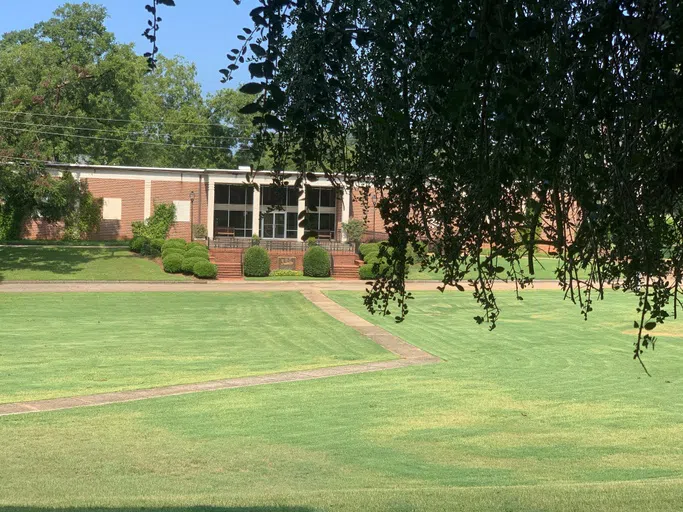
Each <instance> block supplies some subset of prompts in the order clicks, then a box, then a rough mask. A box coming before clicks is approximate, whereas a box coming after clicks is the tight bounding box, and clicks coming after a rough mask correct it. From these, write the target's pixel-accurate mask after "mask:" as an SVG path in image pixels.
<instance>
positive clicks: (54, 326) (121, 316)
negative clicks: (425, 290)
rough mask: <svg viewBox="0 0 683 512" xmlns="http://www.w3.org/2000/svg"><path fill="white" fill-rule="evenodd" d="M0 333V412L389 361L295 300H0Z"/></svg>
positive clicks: (72, 296)
mask: <svg viewBox="0 0 683 512" xmlns="http://www.w3.org/2000/svg"><path fill="white" fill-rule="evenodd" d="M0 325H2V331H3V335H2V336H1V337H0V354H1V357H2V371H0V403H3V402H16V401H20V400H28V399H42V398H51V397H60V396H70V395H79V394H88V393H94V392H104V391H114V390H122V389H134V388H146V387H153V386H161V385H168V384H179V383H189V382H200V381H206V380H212V379H219V378H227V377H237V376H245V375H256V374H264V373H272V372H276V371H285V370H293V369H305V368H316V367H322V366H335V365H340V364H344V363H347V362H360V361H368V360H380V359H390V358H392V356H391V355H390V354H389V353H388V352H385V351H384V350H383V349H381V348H379V347H378V346H377V345H375V344H373V343H372V342H370V341H369V340H367V339H366V338H364V337H362V336H360V335H359V334H357V333H356V332H355V331H353V330H352V329H350V328H347V327H345V326H344V325H342V324H340V323H338V322H337V321H335V320H333V319H331V318H330V317H329V316H327V315H325V314H324V313H323V312H321V311H320V310H319V309H318V308H316V307H315V306H313V305H312V304H311V303H309V302H308V301H307V300H306V299H304V298H303V297H302V296H301V295H300V294H297V293H273V294H263V293H259V294H257V293H242V294H214V293H156V294H155V293H147V294H145V293H131V294H128V293H110V294H105V293H83V294H80V293H78V294H76V293H69V294H0ZM321 332H325V333H327V334H328V335H327V336H325V337H323V338H321V337H320V335H319V334H320V333H321Z"/></svg>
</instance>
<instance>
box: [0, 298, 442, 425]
mask: <svg viewBox="0 0 683 512" xmlns="http://www.w3.org/2000/svg"><path fill="white" fill-rule="evenodd" d="M302 294H303V295H304V297H306V298H307V299H308V300H310V301H311V302H312V303H313V304H314V305H316V306H317V307H318V308H320V309H321V310H322V311H324V312H325V313H327V314H328V315H330V316H332V317H333V318H335V319H337V320H339V321H340V322H342V323H344V324H346V325H347V326H349V327H351V328H352V329H355V330H356V331H358V332H359V333H361V334H363V335H364V336H367V337H368V338H370V339H371V340H372V341H373V342H375V343H377V344H378V345H380V346H382V347H384V348H385V349H386V350H388V351H390V352H392V353H394V354H395V355H397V356H398V357H399V358H398V359H396V360H391V361H378V362H374V363H363V364H349V365H343V366H331V367H326V368H318V369H312V370H304V371H295V372H283V373H272V374H268V375H259V376H254V377H238V378H233V379H222V380H214V381H209V382H200V383H196V384H180V385H176V386H164V387H158V388H151V389H136V390H131V391H117V392H111V393H98V394H95V395H84V396H74V397H66V398H54V399H49V400H32V401H27V402H16V403H9V404H0V416H9V415H14V414H27V413H34V412H48V411H57V410H62V409H75V408H77V407H89V406H90V407H91V406H96V405H107V404H115V403H121V402H132V401H136V400H146V399H150V398H159V397H163V396H174V395H185V394H189V393H198V392H202V391H216V390H220V389H233V388H244V387H251V386H261V385H264V384H279V383H284V382H296V381H303V380H313V379H324V378H327V377H337V376H340V375H352V374H357V373H368V372H376V371H380V370H392V369H396V368H405V367H408V366H416V365H425V364H434V363H438V362H439V361H441V359H439V358H438V357H436V356H434V355H432V354H429V353H428V352H425V351H424V350H422V349H419V348H417V347H415V346H413V345H410V344H409V343H406V342H405V341H403V340H402V339H401V338H398V337H396V336H394V335H393V334H391V333H389V332H388V331H385V330H384V329H382V328H381V327H377V326H375V325H374V324H371V323H370V322H368V321H367V320H363V319H362V318H361V317H359V316H358V315H356V314H355V313H352V312H351V311H349V310H348V309H346V308H343V307H342V306H340V305H339V304H337V303H336V302H334V301H333V300H332V299H330V298H328V297H327V296H325V295H324V294H323V293H322V292H321V291H320V290H315V289H309V290H307V291H304V292H302Z"/></svg>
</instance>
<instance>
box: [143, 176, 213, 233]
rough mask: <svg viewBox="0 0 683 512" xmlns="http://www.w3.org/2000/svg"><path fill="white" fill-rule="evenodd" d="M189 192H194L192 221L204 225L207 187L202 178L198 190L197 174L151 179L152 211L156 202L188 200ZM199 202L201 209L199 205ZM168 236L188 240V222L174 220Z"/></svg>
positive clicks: (206, 209) (206, 210)
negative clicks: (164, 179) (177, 178)
mask: <svg viewBox="0 0 683 512" xmlns="http://www.w3.org/2000/svg"><path fill="white" fill-rule="evenodd" d="M190 192H194V205H193V209H192V219H193V222H194V224H204V225H205V226H206V219H207V212H208V207H207V206H208V196H207V193H208V188H207V184H206V183H205V182H204V180H202V186H201V190H200V186H199V178H198V177H197V176H192V177H188V178H187V179H184V180H183V181H152V211H154V205H155V204H158V203H172V202H173V201H189V200H190ZM200 203H201V210H200V207H199V205H200ZM207 228H208V226H207ZM168 236H169V238H184V239H185V240H190V222H181V221H176V222H175V224H174V225H173V227H172V228H171V231H170V233H169V235H168Z"/></svg>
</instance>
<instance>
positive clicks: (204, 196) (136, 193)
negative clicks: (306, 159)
mask: <svg viewBox="0 0 683 512" xmlns="http://www.w3.org/2000/svg"><path fill="white" fill-rule="evenodd" d="M50 169H51V171H52V172H54V173H55V174H59V173H61V172H62V171H70V172H71V173H72V174H73V175H74V177H75V178H77V179H80V180H86V181H87V183H88V187H89V189H90V191H91V192H92V193H93V195H94V196H95V197H100V198H103V199H104V207H103V211H102V222H101V226H100V230H99V232H98V233H95V234H93V236H92V238H93V239H100V240H115V239H127V238H131V236H132V231H131V223H132V222H134V221H137V220H143V219H146V218H148V217H149V216H150V215H151V214H152V213H153V211H154V205H155V204H159V203H174V204H175V206H176V222H175V224H174V226H173V228H172V230H171V233H170V236H171V237H179V238H185V239H187V240H189V239H190V233H191V226H192V225H193V224H194V225H199V224H202V225H204V226H206V228H207V231H208V236H209V238H210V239H212V240H219V239H221V238H236V239H239V238H251V237H252V235H254V234H256V235H259V236H260V237H261V238H263V239H273V240H278V239H282V240H303V239H306V238H307V237H308V236H316V237H318V238H320V239H329V240H331V241H345V240H344V234H343V232H342V228H341V226H342V223H344V222H347V221H348V220H349V219H350V218H360V219H365V222H366V226H367V228H368V232H369V233H368V235H369V237H375V236H381V234H383V233H384V224H383V222H382V219H381V217H380V215H379V212H378V211H377V210H376V208H375V205H376V202H377V197H376V195H375V194H374V192H372V191H370V193H369V194H368V200H367V201H363V200H362V197H363V192H362V191H361V190H360V189H357V188H354V189H353V190H350V189H345V190H342V191H339V190H335V189H334V188H333V187H332V184H331V183H330V182H329V181H328V180H326V179H324V177H320V178H319V179H318V181H316V182H315V183H314V185H313V186H310V187H306V188H305V189H304V191H303V194H301V193H300V191H299V190H297V189H295V188H294V187H285V188H284V189H277V190H276V189H275V188H274V187H273V186H272V184H271V179H270V178H269V177H268V176H267V175H262V176H259V175H257V176H256V178H255V180H254V181H255V183H257V184H258V185H259V187H258V189H256V188H254V187H249V186H246V185H245V182H246V177H247V174H248V173H249V172H250V169H249V168H248V167H246V168H245V167H242V168H239V169H234V170H227V169H174V168H153V167H125V166H105V165H84V164H52V165H51V166H50ZM304 210H307V211H308V215H307V225H306V226H304V227H302V226H299V214H300V213H301V212H302V211H304ZM60 231H61V226H58V225H54V224H47V223H45V222H41V221H40V220H37V221H31V222H29V223H28V224H27V225H26V226H25V230H24V236H25V237H26V238H36V239H50V238H58V237H59V236H60ZM373 232H374V233H376V235H375V234H373Z"/></svg>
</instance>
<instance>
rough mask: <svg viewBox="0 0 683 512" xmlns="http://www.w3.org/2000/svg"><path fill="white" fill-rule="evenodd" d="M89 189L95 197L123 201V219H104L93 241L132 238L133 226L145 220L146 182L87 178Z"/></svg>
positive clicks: (93, 236) (142, 180) (141, 180)
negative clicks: (136, 222) (135, 222)
mask: <svg viewBox="0 0 683 512" xmlns="http://www.w3.org/2000/svg"><path fill="white" fill-rule="evenodd" d="M86 181H87V182H88V189H89V190H90V192H91V193H92V195H93V196H95V197H108V198H120V199H121V219H120V220H116V219H102V222H101V223H100V230H99V232H97V233H95V234H93V235H92V236H89V237H88V238H91V239H93V240H117V239H123V238H132V237H133V231H132V230H131V224H132V223H133V222H134V221H139V220H143V219H144V218H145V180H144V179H139V180H117V179H107V178H87V180H86Z"/></svg>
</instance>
